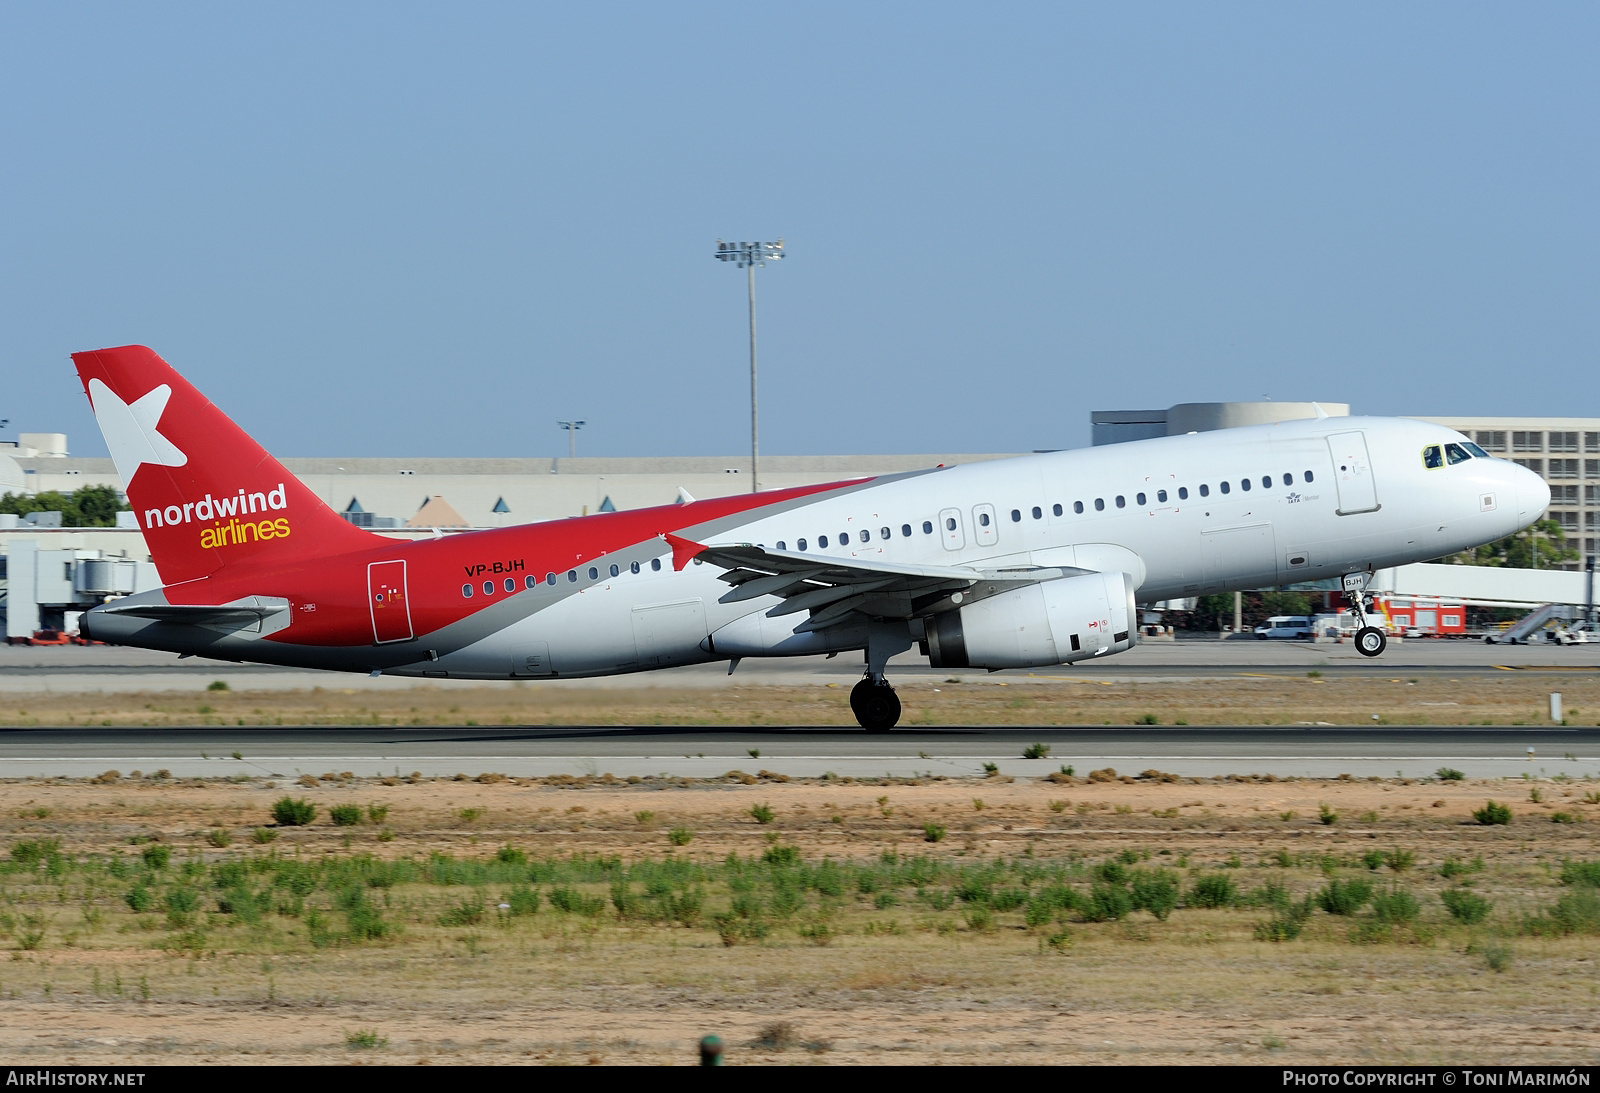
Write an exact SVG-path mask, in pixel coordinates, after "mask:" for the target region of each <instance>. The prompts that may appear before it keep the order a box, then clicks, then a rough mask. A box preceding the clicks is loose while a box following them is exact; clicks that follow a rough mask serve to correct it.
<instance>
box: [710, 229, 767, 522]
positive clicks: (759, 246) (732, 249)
mask: <svg viewBox="0 0 1600 1093" xmlns="http://www.w3.org/2000/svg"><path fill="white" fill-rule="evenodd" d="M782 257H783V240H782V239H780V240H778V241H777V242H776V243H724V242H723V241H722V240H720V239H718V240H717V258H718V260H719V261H723V262H733V263H734V264H736V265H737V266H738V267H739V268H740V269H744V270H749V271H750V492H751V493H755V492H756V491H757V490H759V489H760V488H761V443H760V436H761V430H760V419H759V418H758V416H757V414H756V267H757V266H764V265H766V264H767V263H768V262H776V261H777V260H778V259H780V258H782Z"/></svg>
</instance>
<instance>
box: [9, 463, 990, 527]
mask: <svg viewBox="0 0 1600 1093" xmlns="http://www.w3.org/2000/svg"><path fill="white" fill-rule="evenodd" d="M1001 458H1005V457H1004V456H1000V455H952V454H942V455H940V454H936V455H882V456H873V455H854V456H851V455H844V456H768V457H766V458H763V459H762V461H761V486H762V488H763V489H780V488H783V487H785V486H806V485H813V484H815V483H818V482H833V481H840V480H843V479H849V478H865V477H869V476H872V475H880V474H893V473H896V472H899V471H914V470H924V469H926V468H928V467H934V466H938V465H939V464H941V463H943V464H946V465H949V464H955V463H974V462H980V461H984V460H990V459H1001ZM17 462H18V463H19V464H20V465H21V468H22V470H23V471H24V473H25V477H26V479H27V482H28V487H27V488H28V492H30V493H38V492H42V491H44V490H60V491H62V492H63V493H66V492H70V491H72V490H76V489H78V488H80V487H82V486H93V485H109V486H112V487H114V488H116V489H119V490H120V489H121V488H122V481H121V479H120V478H118V477H117V471H116V468H115V467H114V466H113V465H112V462H111V460H110V459H79V458H71V457H67V458H55V459H42V458H38V459H21V460H17ZM283 465H284V467H285V468H286V469H287V470H288V471H289V472H290V473H291V474H293V475H295V476H296V477H297V478H299V479H300V480H301V481H302V482H304V483H305V484H306V486H307V487H308V488H309V489H311V490H312V491H313V492H314V493H316V495H317V496H318V497H320V498H322V500H323V501H325V502H326V503H327V504H328V505H329V506H331V507H332V508H333V509H335V510H336V511H339V512H343V511H345V510H346V509H347V508H348V507H349V506H350V502H351V500H352V499H354V500H356V501H358V502H359V503H360V505H361V508H362V509H363V510H365V511H366V512H369V513H372V514H374V515H376V516H383V517H393V518H398V519H399V520H402V521H403V520H407V519H410V518H411V517H412V516H413V515H414V514H415V513H416V512H417V510H418V509H420V508H421V507H422V504H423V502H424V501H426V500H427V499H428V498H430V497H433V496H435V495H438V496H440V497H443V498H444V499H445V500H446V501H448V502H450V504H451V506H452V507H453V508H455V510H456V511H457V512H459V513H460V514H461V515H462V516H463V517H464V518H465V519H466V520H467V522H468V523H469V524H471V525H472V526H473V527H509V526H512V525H515V524H528V523H534V522H536V521H539V520H557V519H561V518H563V517H568V516H581V515H584V514H585V513H593V512H598V511H600V507H601V505H602V504H603V503H604V502H605V500H606V499H607V498H610V500H611V504H612V506H613V507H615V508H617V509H637V508H647V507H649V506H652V505H670V504H672V503H673V502H674V501H676V500H677V498H678V489H679V487H682V488H683V489H685V490H687V491H688V492H689V495H690V496H692V497H696V498H708V497H725V496H727V495H729V494H736V493H747V492H749V490H750V462H749V458H748V457H745V458H743V459H740V458H738V457H728V458H721V457H710V458H704V457H701V458H684V457H676V458H674V457H667V458H663V459H420V458H419V459H387V458H386V459H285V460H283ZM502 499H503V500H504V501H505V505H506V507H507V508H508V509H510V511H509V512H506V513H496V512H495V511H494V508H495V504H496V502H497V501H500V500H502Z"/></svg>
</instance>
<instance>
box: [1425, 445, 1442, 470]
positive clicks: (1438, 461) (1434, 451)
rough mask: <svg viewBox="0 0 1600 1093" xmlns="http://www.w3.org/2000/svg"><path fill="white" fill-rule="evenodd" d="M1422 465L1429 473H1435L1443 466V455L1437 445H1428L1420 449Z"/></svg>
mask: <svg viewBox="0 0 1600 1093" xmlns="http://www.w3.org/2000/svg"><path fill="white" fill-rule="evenodd" d="M1422 465H1423V466H1424V467H1426V468H1428V469H1429V470H1430V471H1436V470H1438V469H1439V468H1440V467H1442V466H1444V453H1443V452H1441V451H1440V450H1439V445H1437V444H1429V445H1428V446H1427V447H1426V448H1424V449H1422Z"/></svg>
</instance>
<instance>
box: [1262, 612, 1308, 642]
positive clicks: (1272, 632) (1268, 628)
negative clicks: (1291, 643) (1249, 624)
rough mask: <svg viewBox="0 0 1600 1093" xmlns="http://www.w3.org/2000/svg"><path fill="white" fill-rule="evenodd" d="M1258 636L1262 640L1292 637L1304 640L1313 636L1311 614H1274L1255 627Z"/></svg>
mask: <svg viewBox="0 0 1600 1093" xmlns="http://www.w3.org/2000/svg"><path fill="white" fill-rule="evenodd" d="M1255 635H1256V637H1258V638H1260V639H1261V640H1262V641H1266V640H1267V639H1268V638H1291V639H1299V640H1302V641H1305V640H1309V639H1310V637H1311V616H1309V615H1274V616H1273V617H1272V618H1270V619H1268V620H1267V621H1266V622H1265V623H1263V624H1262V625H1260V626H1258V627H1256V629H1255Z"/></svg>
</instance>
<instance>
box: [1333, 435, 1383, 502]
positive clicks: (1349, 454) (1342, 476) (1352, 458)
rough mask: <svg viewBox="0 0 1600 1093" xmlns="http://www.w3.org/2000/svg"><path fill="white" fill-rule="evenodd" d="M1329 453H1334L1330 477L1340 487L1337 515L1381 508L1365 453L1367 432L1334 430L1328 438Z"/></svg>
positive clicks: (1369, 462) (1369, 461)
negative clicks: (1332, 476)
mask: <svg viewBox="0 0 1600 1093" xmlns="http://www.w3.org/2000/svg"><path fill="white" fill-rule="evenodd" d="M1328 454H1329V455H1331V456H1333V475H1334V478H1333V480H1334V483H1335V484H1336V485H1337V486H1338V489H1339V509H1338V512H1339V515H1340V516H1353V515H1354V514H1356V513H1358V512H1376V511H1378V509H1380V508H1382V506H1381V505H1379V504H1378V486H1377V483H1375V482H1374V481H1373V480H1372V461H1371V460H1370V459H1369V458H1368V457H1367V438H1366V434H1364V433H1359V432H1352V433H1334V434H1333V435H1332V436H1330V437H1329V438H1328Z"/></svg>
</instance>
